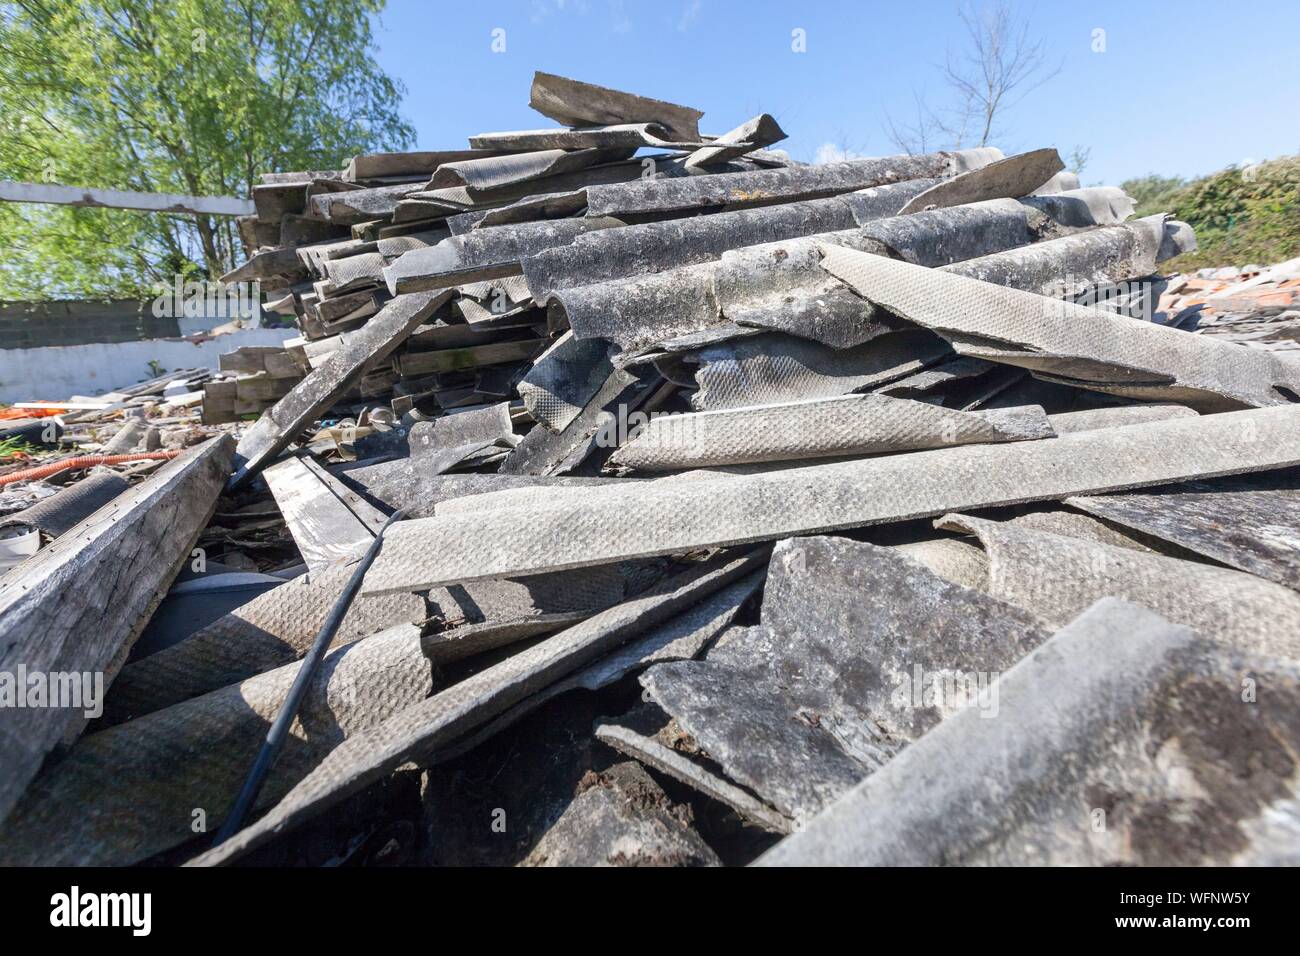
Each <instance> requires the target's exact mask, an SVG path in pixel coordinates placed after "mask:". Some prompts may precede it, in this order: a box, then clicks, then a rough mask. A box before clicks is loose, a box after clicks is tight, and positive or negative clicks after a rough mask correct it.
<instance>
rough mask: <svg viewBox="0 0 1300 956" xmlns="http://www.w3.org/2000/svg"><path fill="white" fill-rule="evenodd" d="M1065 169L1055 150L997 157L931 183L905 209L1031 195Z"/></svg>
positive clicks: (933, 207) (930, 207)
mask: <svg viewBox="0 0 1300 956" xmlns="http://www.w3.org/2000/svg"><path fill="white" fill-rule="evenodd" d="M1064 168H1065V164H1064V163H1062V162H1061V157H1060V155H1059V154H1058V153H1057V152H1056V150H1054V149H1036V150H1034V151H1033V152H1029V153H1017V154H1016V155H1015V156H1008V157H1007V158H1006V159H999V160H995V161H994V162H991V163H989V164H988V165H987V166H984V167H982V168H980V169H975V170H972V171H970V172H968V173H962V174H961V175H960V176H955V177H953V178H952V179H948V180H944V181H943V182H941V183H938V184H936V185H934V186H931V187H930V188H929V189H927V190H926V191H925V192H923V193H921V194H920V195H919V196H917V197H916V198H914V199H913V200H912V201H911V202H909V203H908V204H907V205H906V206H905V207H904V208H903V210H902V211H903V212H904V213H909V212H920V211H921V210H923V209H938V208H940V207H942V206H960V205H962V204H964V203H971V202H981V201H983V200H985V199H997V198H999V197H1002V196H1009V197H1011V198H1013V199H1018V198H1019V197H1021V196H1028V195H1030V194H1031V193H1033V192H1034V190H1036V189H1037V188H1038V187H1039V186H1041V185H1043V183H1045V182H1047V180H1049V179H1050V178H1051V177H1052V176H1053V175H1054V174H1056V173H1058V172H1060V171H1061V170H1062V169H1064Z"/></svg>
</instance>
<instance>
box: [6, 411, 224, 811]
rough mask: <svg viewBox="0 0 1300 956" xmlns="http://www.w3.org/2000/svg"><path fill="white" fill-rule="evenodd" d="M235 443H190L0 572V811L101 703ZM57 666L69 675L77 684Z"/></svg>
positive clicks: (209, 504)
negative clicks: (63, 679)
mask: <svg viewBox="0 0 1300 956" xmlns="http://www.w3.org/2000/svg"><path fill="white" fill-rule="evenodd" d="M232 451H233V448H232V442H231V440H230V437H229V436H227V435H221V436H219V437H217V438H213V439H210V440H209V441H206V442H204V443H203V444H201V445H197V446H195V447H193V448H191V449H189V450H188V451H186V452H185V453H183V454H182V455H180V456H179V457H177V458H174V459H172V460H171V461H169V462H167V463H166V464H165V465H163V466H162V468H160V469H159V470H158V471H157V472H155V473H154V474H153V475H152V476H150V477H149V478H147V479H145V480H144V481H143V482H141V483H140V484H138V485H136V486H135V487H134V488H132V489H130V490H129V491H126V492H123V493H122V494H120V495H118V496H117V497H115V498H114V499H113V500H112V501H111V502H109V503H108V504H107V505H105V506H104V507H102V508H100V509H99V510H98V511H95V512H94V513H93V514H91V515H90V516H89V517H87V518H86V519H85V520H83V521H82V522H81V523H80V524H78V525H76V526H74V527H73V528H72V529H70V530H69V531H68V532H67V533H66V534H64V535H62V536H61V537H59V538H58V539H56V540H55V541H54V543H53V544H51V545H49V546H48V547H46V548H44V549H43V550H41V551H40V552H38V553H37V554H34V555H32V556H31V557H30V558H28V559H27V560H26V561H24V562H22V564H20V565H18V566H17V567H15V568H13V569H11V570H10V571H9V572H8V573H7V574H5V576H4V577H3V579H0V633H3V634H4V640H3V642H2V643H0V674H3V675H4V678H5V680H3V681H0V695H2V696H0V707H3V710H4V713H5V716H4V720H3V721H2V722H0V766H3V767H4V768H5V769H4V773H3V774H0V821H3V820H4V818H5V817H6V816H7V815H8V814H9V811H10V810H12V809H13V807H14V804H15V803H16V802H17V801H18V798H19V796H20V795H21V794H22V792H23V789H24V788H25V787H26V786H27V784H28V782H29V781H30V780H31V779H32V777H33V776H34V775H35V773H36V771H37V768H39V767H40V765H41V762H42V761H43V760H44V759H45V757H46V755H47V754H48V753H49V752H50V751H51V750H52V749H53V748H54V747H55V746H56V745H57V744H58V743H59V742H60V741H67V740H72V739H75V737H76V736H77V734H79V733H80V732H81V730H82V728H83V727H84V726H85V723H86V720H87V719H88V717H89V716H93V715H94V711H95V710H96V708H97V707H98V706H99V704H100V703H102V702H103V699H104V698H103V694H104V692H105V691H106V690H107V688H108V686H109V685H110V684H112V682H113V679H114V678H115V677H116V676H117V673H118V670H119V669H120V668H121V667H122V664H123V662H124V661H125V660H126V656H127V654H128V653H130V650H131V645H132V644H134V643H135V640H136V638H138V637H139V636H140V632H141V631H143V630H144V628H145V625H146V624H148V623H149V618H150V616H151V615H152V614H153V612H154V610H155V609H156V608H157V607H158V604H159V602H160V601H162V599H163V595H165V594H166V593H167V588H168V587H169V586H170V585H171V583H172V579H173V578H175V577H176V574H177V572H178V571H179V570H180V569H181V567H182V565H183V564H184V563H185V562H186V561H189V560H190V559H191V554H190V549H191V548H192V547H193V546H194V542H195V541H196V540H197V539H198V536H199V532H200V531H201V530H202V529H203V527H204V526H205V525H206V524H207V523H208V519H209V518H211V517H212V512H213V509H214V508H215V507H216V504H217V495H218V494H219V493H220V491H221V484H222V482H223V481H224V480H225V477H226V475H227V474H229V471H230V459H231V453H232ZM60 674H64V675H75V676H77V678H78V679H77V680H76V681H75V682H74V687H72V688H69V687H68V686H67V684H66V682H64V683H59V682H58V681H56V680H55V677H56V676H57V675H60ZM15 675H17V676H15ZM92 675H93V676H94V681H93V686H91V684H92V681H91V677H92ZM41 678H43V680H41ZM47 685H48V686H47ZM56 685H57V686H56ZM41 688H44V690H43V691H42V690H41ZM69 694H71V695H72V697H73V699H67V697H68V695H69ZM38 696H39V697H40V699H39V700H38V699H37V697H38Z"/></svg>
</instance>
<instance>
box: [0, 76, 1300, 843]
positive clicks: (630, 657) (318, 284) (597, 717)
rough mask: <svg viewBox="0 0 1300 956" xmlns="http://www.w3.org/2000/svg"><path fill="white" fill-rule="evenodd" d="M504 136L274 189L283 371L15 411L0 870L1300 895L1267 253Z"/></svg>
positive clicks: (910, 160)
mask: <svg viewBox="0 0 1300 956" xmlns="http://www.w3.org/2000/svg"><path fill="white" fill-rule="evenodd" d="M530 104H531V105H532V106H533V107H534V109H536V110H537V111H538V112H539V113H540V114H541V115H542V116H543V117H546V121H543V120H540V119H539V121H538V124H539V126H540V125H543V123H544V122H547V121H548V122H550V123H551V124H553V125H551V126H549V127H548V128H540V129H534V130H523V131H505V132H487V133H479V134H476V135H472V136H470V137H469V142H468V147H467V148H463V149H448V150H444V151H433V152H414V153H394V154H381V155H365V156H357V157H355V158H353V159H352V160H351V161H350V162H349V163H348V165H347V167H346V168H345V169H343V170H339V171H333V170H327V171H309V172H301V173H275V174H269V175H266V176H264V177H263V182H262V184H261V185H258V186H256V187H255V188H254V189H253V196H252V199H253V201H254V203H255V205H256V209H257V213H256V215H255V216H251V217H246V218H244V219H241V220H240V234H241V236H242V237H243V239H244V242H245V244H246V247H247V253H248V257H247V261H246V262H245V263H244V264H243V265H241V266H240V267H239V268H237V269H236V270H235V271H234V272H232V273H230V274H229V275H227V276H226V277H224V280H223V281H226V282H241V281H257V282H258V283H259V284H260V287H261V291H262V294H263V295H264V297H265V299H266V304H265V305H264V312H273V313H276V314H279V315H281V316H283V317H285V319H286V320H288V321H291V322H293V323H294V324H295V325H296V327H297V330H298V335H297V337H296V338H293V339H290V340H289V341H288V342H287V343H286V344H285V346H284V348H282V349H275V348H270V349H268V348H258V349H241V350H239V351H237V352H233V353H230V354H229V355H226V356H224V357H223V359H222V361H221V367H220V369H219V370H217V371H205V370H199V371H196V370H182V371H177V372H171V373H164V374H161V375H160V376H159V377H157V378H156V379H154V380H152V381H149V382H144V383H141V384H139V385H137V386H135V387H132V388H130V389H124V390H120V391H118V392H114V393H110V394H106V395H100V396H89V397H87V396H81V397H72V398H70V399H69V400H68V402H67V403H66V404H65V405H61V406H53V405H50V404H49V403H27V405H28V406H29V407H27V408H15V409H11V410H9V412H7V413H6V414H8V415H9V416H10V418H9V420H7V421H5V422H3V423H0V424H2V425H3V426H4V429H5V436H6V439H9V440H13V441H20V440H21V441H22V442H23V443H25V445H24V447H25V448H27V454H28V456H29V460H26V461H23V462H20V463H19V464H17V465H9V466H6V467H5V468H3V469H0V525H2V530H3V533H2V534H0V544H3V546H4V548H5V555H6V560H7V564H6V567H8V570H7V571H6V572H5V573H4V576H3V578H2V579H0V631H2V632H3V638H4V639H3V641H0V767H2V768H3V772H0V864H6V865H15V864H72V865H96V866H99V865H129V864H140V863H151V864H182V863H185V864H194V865H216V864H226V863H256V864H293V865H401V864H425V865H428V864H440V865H467V864H482V865H537V866H556V865H719V864H727V865H746V864H750V863H757V864H760V865H802V864H827V863H830V864H903V865H916V864H925V865H932V864H933V865H938V864H976V863H993V864H1013V865H1019V864H1097V865H1100V864H1107V865H1109V864H1137V865H1190V864H1279V863H1290V864H1296V863H1300V757H1298V756H1297V755H1298V754H1300V723H1297V720H1296V715H1297V714H1300V356H1297V355H1296V354H1294V349H1295V348H1296V347H1297V343H1300V334H1297V330H1298V329H1300V324H1297V321H1296V320H1297V311H1296V310H1297V309H1298V308H1300V260H1292V261H1291V262H1289V263H1283V264H1281V265H1278V266H1276V267H1273V268H1263V267H1254V268H1251V269H1250V270H1247V271H1244V272H1238V271H1236V270H1232V272H1233V274H1232V275H1230V276H1229V275H1227V274H1226V273H1225V274H1219V273H1217V272H1216V273H1213V274H1210V275H1205V276H1202V275H1175V276H1166V275H1163V274H1162V266H1161V263H1164V262H1166V261H1167V260H1170V259H1172V258H1174V257H1176V256H1178V255H1180V254H1181V253H1185V252H1188V251H1190V250H1192V249H1194V248H1195V237H1194V236H1193V234H1192V231H1191V229H1190V228H1189V227H1188V226H1187V225H1186V224H1184V223H1181V222H1178V221H1175V220H1173V219H1171V218H1170V217H1168V216H1165V215H1155V216H1149V217H1146V218H1136V219H1135V218H1133V216H1132V212H1133V208H1134V204H1133V201H1132V200H1131V199H1130V198H1129V197H1128V196H1127V195H1125V194H1124V192H1123V191H1122V190H1120V189H1118V188H1114V187H1108V186H1094V187H1087V188H1081V187H1080V185H1079V182H1078V179H1077V177H1075V176H1074V175H1073V174H1071V173H1069V172H1066V171H1065V170H1064V168H1063V164H1062V162H1061V160H1060V157H1059V156H1058V155H1057V153H1056V151H1055V150H1052V149H1040V150H1034V151H1031V152H1026V153H1021V154H1018V155H1011V156H1004V155H1003V154H1002V153H1001V152H1000V151H999V150H997V149H993V148H978V149H965V150H956V151H944V152H934V153H927V154H923V155H898V156H886V157H881V158H872V159H855V160H850V161H845V162H838V163H831V164H826V165H805V164H802V163H798V162H794V161H791V160H790V159H789V158H787V156H786V155H785V154H784V153H782V152H780V151H779V147H778V146H777V144H778V143H780V141H781V140H782V139H784V137H785V133H784V132H783V131H782V130H781V128H780V126H779V125H778V124H777V122H776V121H775V120H774V119H773V118H772V117H771V116H768V115H766V114H764V115H760V116H757V117H754V118H752V119H748V120H745V121H744V122H740V120H742V119H743V118H742V117H730V118H728V122H735V123H736V124H737V125H735V126H734V128H732V129H731V130H730V131H729V132H723V133H721V134H715V135H706V134H704V133H702V132H701V131H700V121H701V118H702V116H703V114H702V113H701V112H700V111H698V110H695V109H692V108H689V107H684V106H679V105H676V104H672V103H666V102H662V101H659V100H655V99H649V98H645V97H642V96H636V95H632V94H628V93H623V92H618V91H615V90H609V89H605V88H602V87H597V86H592V85H590V84H586V83H582V82H578V81H575V80H570V79H566V78H563V77H558V76H553V75H549V74H545V73H538V74H537V75H536V77H535V79H534V81H533V87H532V91H531V98H530ZM725 125H727V123H726V122H724V123H721V124H719V126H725ZM715 128H716V127H715ZM38 406H39V407H38ZM354 591H355V592H356V593H355V598H353V599H351V603H350V604H349V603H348V601H349V598H351V596H352V594H353V592H354ZM314 645H316V647H315V649H313V646H314ZM300 673H301V674H302V675H303V678H302V682H301V683H300V684H296V683H295V680H296V678H298V676H299V674H300ZM101 695H102V696H101ZM38 697H39V700H38ZM277 719H279V720H281V721H284V724H283V726H284V728H285V732H286V736H285V737H284V738H283V745H282V747H280V749H279V750H278V752H276V754H275V759H274V761H273V762H272V763H271V764H269V769H267V770H266V773H265V777H264V780H263V781H259V783H264V785H262V786H260V789H258V788H257V787H250V786H249V785H247V784H246V783H245V781H246V780H249V779H251V778H250V768H252V767H253V765H254V762H255V760H258V757H259V751H261V748H263V746H264V741H266V740H267V738H268V731H269V730H270V731H271V737H272V738H274V736H275V731H274V730H273V725H276V724H277ZM241 788H243V789H242V790H241ZM241 794H247V802H248V803H249V805H248V807H247V809H248V811H249V812H248V815H247V817H243V816H242V813H243V808H242V807H240V804H239V799H242V798H241ZM223 824H225V827H226V829H227V831H229V832H225V833H222V834H221V835H220V836H218V831H219V830H220V829H221V828H222V826H223Z"/></svg>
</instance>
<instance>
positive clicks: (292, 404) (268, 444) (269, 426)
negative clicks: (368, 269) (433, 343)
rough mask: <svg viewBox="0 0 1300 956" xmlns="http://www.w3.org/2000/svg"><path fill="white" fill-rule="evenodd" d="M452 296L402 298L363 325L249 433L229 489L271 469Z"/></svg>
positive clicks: (449, 292)
mask: <svg viewBox="0 0 1300 956" xmlns="http://www.w3.org/2000/svg"><path fill="white" fill-rule="evenodd" d="M452 294H453V292H452V290H450V289H445V290H443V291H441V292H421V293H416V294H415V295H404V296H399V297H398V298H396V299H393V300H392V301H390V302H388V303H387V304H386V305H385V306H384V307H383V308H382V309H381V310H380V311H379V313H378V314H377V315H375V316H374V317H373V318H372V319H370V321H368V322H367V323H366V324H365V325H363V326H362V327H361V328H360V329H358V330H357V331H355V332H352V333H349V336H348V340H347V342H345V343H344V344H343V345H342V346H340V347H339V348H338V349H336V350H335V351H334V352H332V353H331V354H330V355H329V357H328V358H326V359H325V361H324V362H322V363H321V365H320V366H319V367H317V368H315V369H313V370H312V372H311V374H310V375H308V376H307V377H306V378H304V379H303V380H302V381H301V382H299V383H298V384H297V385H295V386H294V387H293V389H292V391H290V392H289V394H288V395H286V396H285V397H284V398H282V399H280V400H279V401H278V402H276V403H275V405H274V406H273V407H271V408H269V409H267V411H265V412H264V413H263V414H262V417H261V418H259V419H258V420H257V422H256V423H255V424H254V425H253V427H252V428H250V429H249V430H248V431H247V432H245V433H244V437H243V438H241V439H240V441H239V445H238V446H237V447H236V449H235V473H234V475H232V476H231V479H230V482H229V487H230V488H237V487H239V486H240V485H242V484H244V483H245V482H247V481H248V480H249V479H251V478H252V477H253V476H254V475H256V474H257V473H258V472H260V471H261V470H262V469H263V468H264V467H266V465H268V464H269V463H270V462H271V461H272V460H273V459H274V458H275V457H276V456H277V455H278V454H280V452H282V451H284V449H286V448H287V447H289V444H290V443H291V442H293V441H294V440H295V439H296V438H297V437H298V436H299V435H300V434H301V433H302V432H303V431H304V430H305V429H306V428H307V427H308V426H310V425H311V423H312V422H314V421H315V420H316V419H317V418H319V417H320V415H321V413H322V412H324V411H326V410H328V409H329V407H330V406H331V405H333V404H334V403H335V402H336V401H338V400H339V399H340V398H342V397H343V396H344V395H346V394H347V392H348V390H349V389H351V388H352V387H353V386H354V385H356V384H357V382H359V381H360V380H361V378H362V377H363V376H364V375H365V374H366V372H368V371H369V370H370V369H372V368H374V367H375V366H376V365H377V364H379V363H380V362H381V361H383V360H384V359H385V358H387V357H388V356H389V354H390V353H391V352H392V351H393V349H395V348H397V346H399V345H400V344H401V343H402V342H403V341H405V340H406V337H407V336H408V335H410V334H411V332H413V331H414V330H415V329H416V327H417V326H419V325H420V323H421V322H423V321H425V320H426V319H428V318H429V316H430V315H432V314H433V312H434V311H435V310H437V309H438V307H439V306H441V305H443V304H445V303H446V302H448V301H449V300H450V299H451V297H452Z"/></svg>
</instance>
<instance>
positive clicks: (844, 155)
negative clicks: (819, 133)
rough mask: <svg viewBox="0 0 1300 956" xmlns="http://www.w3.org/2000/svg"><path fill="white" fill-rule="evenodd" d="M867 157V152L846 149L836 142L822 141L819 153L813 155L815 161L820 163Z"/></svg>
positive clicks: (818, 148)
mask: <svg viewBox="0 0 1300 956" xmlns="http://www.w3.org/2000/svg"><path fill="white" fill-rule="evenodd" d="M866 158H867V154H866V153H859V152H856V151H854V150H851V149H845V148H844V147H843V146H837V145H835V144H834V143H822V144H821V145H820V146H818V147H817V154H816V155H815V156H813V162H814V163H816V164H818V165H820V164H822V163H842V162H844V161H845V160H848V159H866Z"/></svg>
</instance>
